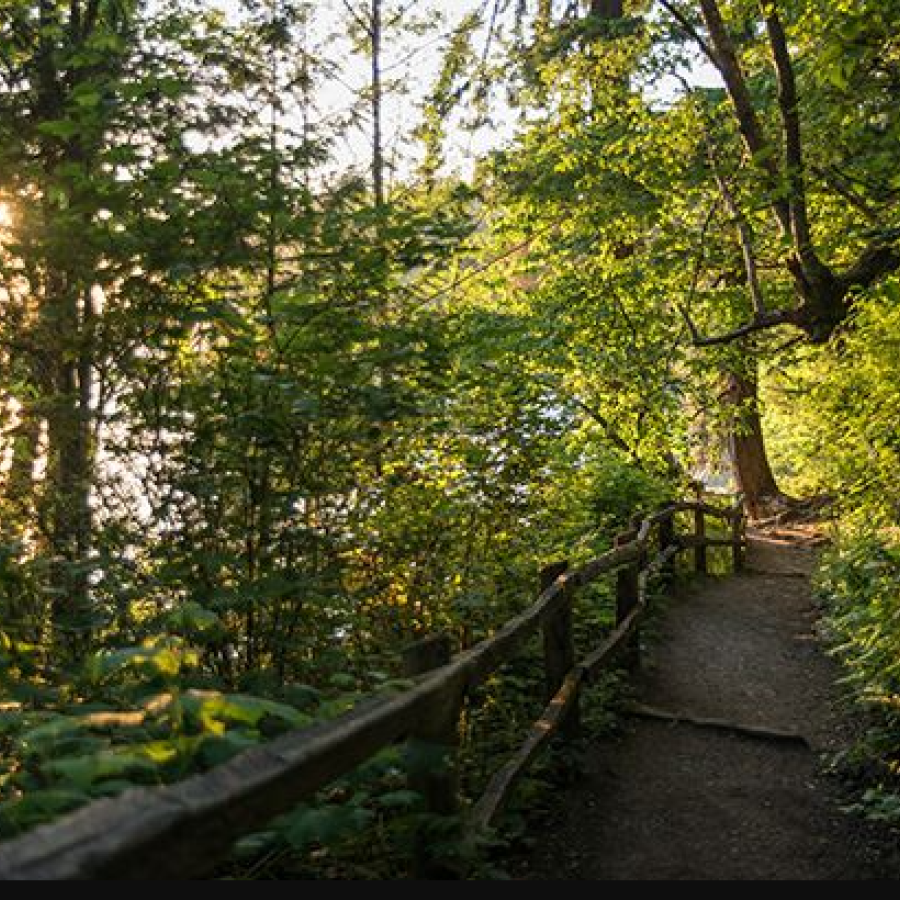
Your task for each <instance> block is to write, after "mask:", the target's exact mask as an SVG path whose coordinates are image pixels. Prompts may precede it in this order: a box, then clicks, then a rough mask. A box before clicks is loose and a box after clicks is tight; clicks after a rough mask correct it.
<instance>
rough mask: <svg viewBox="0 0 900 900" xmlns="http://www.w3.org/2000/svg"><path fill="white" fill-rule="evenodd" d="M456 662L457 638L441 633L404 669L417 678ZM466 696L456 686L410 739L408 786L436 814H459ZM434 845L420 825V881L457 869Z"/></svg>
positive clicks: (420, 646) (409, 655) (417, 649)
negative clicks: (459, 766) (461, 725)
mask: <svg viewBox="0 0 900 900" xmlns="http://www.w3.org/2000/svg"><path fill="white" fill-rule="evenodd" d="M452 660H453V644H452V641H451V640H450V637H449V635H444V634H442V635H437V636H435V637H431V638H426V639H425V640H423V641H420V642H419V643H417V644H413V645H412V646H411V647H409V648H407V650H406V652H405V654H404V669H405V672H406V675H407V677H409V678H416V677H418V676H421V675H427V674H428V673H429V672H433V671H435V670H436V669H441V668H443V667H444V666H447V665H449V664H450V663H451V662H452ZM463 700H464V698H463V696H462V694H461V693H458V692H457V691H456V690H455V689H454V688H453V687H452V686H451V688H450V689H448V690H447V691H446V692H445V693H443V694H442V695H441V698H440V700H439V701H438V702H437V703H435V705H434V708H433V709H431V710H430V711H429V715H428V716H427V718H425V719H423V720H422V721H420V722H419V723H418V724H417V726H416V729H415V731H414V732H413V733H412V734H410V737H409V745H408V748H407V753H408V763H407V765H408V774H409V787H410V790H412V791H414V792H415V793H417V794H419V795H420V796H421V797H422V798H423V801H424V804H425V811H426V813H427V814H429V815H432V816H440V817H444V818H450V817H452V816H455V815H456V814H457V813H458V812H459V771H458V769H457V754H458V751H459V723H460V718H461V716H462V705H463ZM432 843H433V842H432V840H431V839H430V837H429V834H428V829H427V828H422V829H420V830H419V833H418V834H417V835H416V847H415V875H416V876H417V877H418V878H420V879H439V880H444V879H448V878H453V877H454V873H453V872H452V870H451V869H450V868H449V867H448V866H445V865H443V864H442V862H441V860H440V859H439V858H438V857H437V856H436V855H435V853H434V852H433V851H432V849H431V847H432Z"/></svg>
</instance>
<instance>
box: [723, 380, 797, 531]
mask: <svg viewBox="0 0 900 900" xmlns="http://www.w3.org/2000/svg"><path fill="white" fill-rule="evenodd" d="M727 400H728V403H729V405H730V406H731V407H732V410H733V413H732V416H733V418H732V427H731V453H732V458H733V462H734V471H735V477H736V479H737V484H738V490H739V491H740V492H741V493H742V494H743V495H744V503H745V506H746V509H747V514H748V515H749V516H750V518H751V519H763V518H766V517H767V516H768V515H771V514H772V512H773V511H774V509H775V508H776V507H777V506H778V505H779V503H781V502H783V500H784V495H783V494H782V493H781V491H780V490H779V488H778V481H777V479H776V478H775V473H774V472H773V471H772V466H771V463H770V462H769V454H768V451H767V449H766V440H765V435H764V433H763V425H762V414H761V412H760V408H759V381H758V379H757V377H756V375H755V373H754V374H752V375H748V374H746V373H738V372H731V373H729V376H728V392H727Z"/></svg>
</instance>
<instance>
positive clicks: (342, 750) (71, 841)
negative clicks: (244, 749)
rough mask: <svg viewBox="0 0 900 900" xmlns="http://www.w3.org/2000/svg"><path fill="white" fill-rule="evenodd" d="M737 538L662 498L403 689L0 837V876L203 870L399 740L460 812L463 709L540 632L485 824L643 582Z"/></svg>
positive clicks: (613, 648)
mask: <svg viewBox="0 0 900 900" xmlns="http://www.w3.org/2000/svg"><path fill="white" fill-rule="evenodd" d="M684 513H689V514H692V515H693V519H694V533H693V534H690V535H683V536H679V535H678V533H677V527H676V523H677V520H678V516H679V515H681V514H684ZM710 517H713V518H717V519H720V520H724V521H725V522H726V523H728V526H729V538H728V539H727V540H722V539H713V538H710V537H709V536H708V534H707V528H706V523H707V520H708V518H710ZM745 535H746V529H745V519H744V515H743V510H742V507H740V506H739V505H738V506H736V507H734V508H733V509H727V510H725V509H719V508H717V507H714V506H709V505H707V504H704V503H702V502H697V503H679V504H675V505H672V506H668V507H666V508H665V509H663V510H661V511H660V512H658V513H657V514H656V515H654V516H651V517H650V518H648V519H646V520H644V521H641V522H640V523H637V522H636V523H635V527H634V530H633V531H631V532H629V533H628V534H626V535H623V536H622V538H620V540H619V541H618V542H617V546H616V548H615V549H614V550H612V551H610V552H609V553H607V554H605V555H604V556H601V557H600V558H599V559H597V560H594V561H593V562H591V563H588V564H587V565H585V566H583V567H582V568H579V569H570V568H569V567H568V566H557V567H554V568H553V569H550V570H548V571H547V572H546V573H545V575H544V584H543V588H544V590H543V592H542V594H541V596H540V597H539V599H538V600H537V602H536V603H535V604H534V605H533V606H532V607H531V608H530V609H528V610H527V611H526V612H524V613H523V614H522V615H520V616H519V617H518V618H516V619H514V620H512V621H510V622H509V623H507V624H506V625H505V626H504V627H503V628H502V629H500V630H499V631H498V632H497V634H495V635H494V636H493V637H492V638H490V639H489V640H487V641H485V642H484V643H482V644H480V645H479V646H477V647H475V648H473V649H472V650H469V651H468V652H466V653H463V654H462V655H460V656H458V657H456V658H455V659H450V658H449V654H448V648H447V646H446V644H444V643H443V642H441V641H432V642H429V644H428V646H426V647H424V648H417V649H416V650H415V651H414V652H413V653H412V654H411V655H410V658H409V660H408V668H409V670H410V673H411V674H416V675H418V678H417V680H416V681H415V682H414V683H413V686H412V687H411V688H410V689H409V690H407V691H404V692H403V693H399V694H396V695H394V696H387V697H382V698H379V699H374V700H372V701H371V702H368V703H365V704H363V705H362V706H360V707H359V708H357V709H356V710H354V711H353V712H351V713H349V714H347V715H346V716H344V717H342V718H340V719H338V720H336V721H334V722H330V723H327V724H323V725H320V726H317V727H314V728H311V729H306V730H303V731H300V732H296V733H293V734H289V735H286V736H285V737H283V738H281V739H279V740H276V741H273V742H272V743H270V744H268V745H267V746H265V747H261V748H258V749H255V750H252V751H250V752H248V753H245V754H243V755H241V756H239V757H237V758H236V759H234V760H232V761H231V762H230V763H227V764H225V765H223V766H220V767H218V768H217V769H215V770H213V771H211V772H209V773H206V774H203V775H198V776H196V777H194V778H191V779H189V780H187V781H184V782H181V783H179V784H175V785H172V786H168V787H159V788H150V789H143V790H135V791H131V792H129V793H127V794H125V795H123V796H121V797H119V798H117V799H114V800H104V801H100V802H97V803H94V804H91V805H90V806H88V807H86V808H85V809H83V810H81V811H79V812H76V813H74V814H72V815H70V816H67V817H65V818H63V819H60V820H59V821H57V822H55V823H53V824H51V825H48V826H45V827H43V828H40V829H38V830H36V831H35V832H33V833H31V834H28V835H25V836H24V837H22V838H20V839H18V840H15V841H12V842H10V843H7V844H5V845H0V880H13V881H16V880H27V881H33V880H65V881H79V880H98V879H115V880H138V879H146V880H159V879H173V878H189V877H198V876H202V875H203V874H205V873H208V872H209V871H211V870H212V869H213V868H214V867H215V866H216V865H217V864H218V863H220V862H221V861H222V860H224V859H226V858H227V857H228V855H229V853H230V852H231V849H232V847H233V846H234V842H235V841H236V840H238V839H239V838H241V837H242V836H244V835H246V834H248V833H252V832H253V831H254V830H258V829H260V828H262V827H264V826H265V825H266V824H267V823H269V822H270V821H271V820H272V819H273V818H274V817H276V816H278V815H280V814H282V813H285V812H287V811H289V810H291V809H292V808H293V807H295V806H296V805H297V804H298V803H301V802H302V801H304V800H307V799H309V798H310V797H312V796H314V795H315V794H316V793H317V792H318V791H319V790H321V789H322V788H324V787H326V786H327V785H329V784H330V783H332V782H334V781H335V780H337V779H338V778H340V777H342V776H343V775H346V774H348V773H349V772H351V771H353V770H354V769H355V768H357V767H358V766H360V765H361V764H363V763H364V762H366V761H367V760H369V759H371V758H372V757H373V756H375V755H376V754H377V753H379V752H381V751H382V750H384V749H385V748H388V747H391V746H394V745H396V744H397V743H398V742H401V741H404V740H414V741H419V742H426V743H428V744H432V745H436V746H438V747H440V748H443V749H444V750H445V758H446V759H447V760H448V764H447V766H446V769H445V770H444V771H429V772H419V773H411V779H412V782H413V784H414V786H415V787H416V789H417V790H419V791H420V792H421V793H422V794H423V795H424V797H425V798H426V800H427V802H428V803H429V805H430V806H431V808H432V810H433V811H434V812H436V813H439V814H442V815H446V814H452V813H454V812H456V811H457V810H456V807H455V803H456V788H455V784H456V782H455V775H454V772H453V762H452V759H453V754H454V748H455V744H456V743H457V739H456V738H457V735H458V731H459V718H460V714H461V711H462V709H463V704H464V703H465V701H466V698H467V697H469V696H470V695H471V693H472V692H473V691H474V690H475V689H476V688H478V687H479V686H481V685H483V684H484V683H485V682H486V681H487V680H488V679H489V678H491V677H492V676H494V675H495V674H496V673H497V672H498V670H499V669H500V668H501V667H502V666H504V665H505V664H507V663H509V662H511V661H512V660H513V659H515V658H516V657H517V656H518V655H519V654H520V653H521V652H522V650H523V648H524V647H525V645H526V644H527V643H528V641H529V640H530V639H531V638H533V637H535V636H536V635H538V634H539V633H541V632H543V635H544V648H545V660H546V669H547V696H548V698H549V705H548V706H547V709H546V711H545V713H544V714H543V716H542V717H541V718H540V720H539V721H538V722H537V723H536V724H535V726H534V728H533V729H532V731H531V733H530V734H529V735H528V738H527V741H526V742H525V744H524V745H523V746H522V749H521V750H520V751H519V752H518V753H517V754H516V755H515V757H514V758H513V759H512V760H510V762H509V763H508V764H507V765H506V766H504V768H503V769H502V770H501V771H500V772H498V773H497V775H496V776H495V777H494V779H493V780H492V781H491V783H490V786H489V788H488V790H487V792H486V793H485V796H484V797H483V798H482V799H481V800H480V801H479V802H478V803H477V804H476V805H475V806H474V808H473V810H472V811H471V812H470V813H469V816H470V821H469V824H470V828H481V829H483V828H488V827H490V826H491V825H492V824H493V823H494V822H496V820H497V818H498V816H499V815H500V814H501V813H502V812H503V810H504V809H505V807H506V805H507V804H508V802H509V800H510V798H511V797H512V794H513V791H514V789H515V786H516V784H517V782H518V781H519V779H520V778H521V777H522V775H523V774H524V773H525V772H526V771H527V769H528V766H529V765H530V764H531V763H532V762H533V761H534V759H535V758H536V757H537V756H538V754H539V753H540V752H541V750H542V749H543V748H545V747H546V746H547V745H548V744H549V743H550V742H551V741H552V740H553V739H554V738H555V737H557V736H560V735H563V736H571V735H574V734H576V733H577V732H578V728H579V715H578V706H579V699H580V696H581V693H582V690H583V689H584V687H585V686H586V685H587V684H589V683H590V682H591V681H592V680H594V679H595V678H597V676H598V675H600V674H601V673H603V672H606V671H609V670H610V669H611V668H613V667H614V666H616V665H618V664H619V663H620V661H621V660H622V659H623V655H624V654H626V653H629V652H630V653H635V652H638V649H637V648H638V642H637V641H636V636H637V635H638V633H639V630H640V626H641V624H642V622H643V620H644V618H645V616H646V615H647V612H648V608H649V600H650V593H649V585H650V582H651V579H652V578H653V577H654V576H656V575H665V574H666V572H667V571H669V570H670V569H671V567H672V565H673V561H674V560H675V558H676V557H677V556H678V555H679V554H680V553H682V552H686V551H692V552H693V554H694V559H695V564H696V566H697V569H698V571H699V572H700V573H702V574H707V572H708V564H709V556H708V551H709V549H710V548H711V547H728V548H731V550H732V553H733V559H734V565H735V568H736V569H738V570H739V569H740V568H741V567H742V565H743V555H744V550H745V545H746V538H745ZM614 573H617V601H618V602H617V608H618V624H617V627H616V629H615V631H614V632H613V634H611V635H610V636H609V637H608V638H607V639H606V640H605V641H604V643H603V645H602V646H601V647H600V648H599V649H598V650H596V651H595V652H594V653H592V654H591V655H590V656H589V657H588V658H587V659H585V660H584V661H582V662H581V663H576V656H575V640H574V621H573V620H574V610H575V598H576V595H577V593H578V591H579V590H581V589H583V588H585V587H587V586H589V585H591V584H593V583H595V582H597V581H598V580H599V579H601V578H603V577H605V576H608V575H611V574H614ZM428 669H432V671H427V670H428ZM423 671H424V674H422V673H423ZM429 755H430V757H431V758H434V754H429Z"/></svg>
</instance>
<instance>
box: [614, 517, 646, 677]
mask: <svg viewBox="0 0 900 900" xmlns="http://www.w3.org/2000/svg"><path fill="white" fill-rule="evenodd" d="M637 537H638V534H637V532H636V531H629V532H626V533H625V534H622V535H620V536H619V537H618V538H616V547H617V548H621V547H627V546H628V545H629V544H631V543H633V542H634V541H635V540H637ZM642 568H643V559H639V560H637V561H636V562H633V563H631V564H630V565H627V566H624V567H623V568H621V569H619V573H618V576H617V578H616V625H617V626H619V625H623V624H624V623H625V621H626V620H627V619H628V618H629V616H631V615H632V613H634V611H635V610H636V609H637V608H638V606H640V603H641V569H642ZM640 647H641V636H640V633H639V632H638V633H636V634H635V636H634V642H633V645H632V649H631V651H630V652H629V654H628V655H627V656H626V658H625V659H626V663H627V665H628V667H629V668H633V669H637V668H640V664H641V650H640Z"/></svg>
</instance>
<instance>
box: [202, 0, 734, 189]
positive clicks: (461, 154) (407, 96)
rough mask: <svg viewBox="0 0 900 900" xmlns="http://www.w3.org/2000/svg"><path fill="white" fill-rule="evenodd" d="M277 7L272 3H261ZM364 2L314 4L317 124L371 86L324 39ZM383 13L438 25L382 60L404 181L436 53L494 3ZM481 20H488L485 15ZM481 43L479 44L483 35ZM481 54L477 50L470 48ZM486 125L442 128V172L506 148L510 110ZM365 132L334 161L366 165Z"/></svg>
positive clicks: (349, 58) (444, 3) (697, 71)
mask: <svg viewBox="0 0 900 900" xmlns="http://www.w3.org/2000/svg"><path fill="white" fill-rule="evenodd" d="M208 2H210V3H211V4H215V5H217V6H220V7H222V8H224V9H226V10H228V11H229V12H231V13H232V14H235V13H236V10H237V9H238V8H239V6H240V0H208ZM266 2H270V3H276V2H279V0H266ZM369 3H370V0H313V3H312V6H311V8H312V10H313V29H312V32H313V36H314V37H313V39H314V40H318V42H319V44H320V46H321V48H322V49H321V50H320V53H321V54H322V56H323V57H324V58H325V59H326V61H327V62H328V63H330V64H333V65H335V68H336V71H335V72H333V73H332V74H330V75H328V76H325V77H323V78H322V79H321V80H320V83H319V85H318V88H317V91H316V103H317V106H318V109H319V118H320V121H323V122H324V121H331V120H333V119H335V118H337V117H343V116H347V115H349V114H350V113H351V111H352V110H353V109H354V108H357V109H358V108H359V102H360V101H359V98H360V95H361V94H363V93H364V91H365V89H366V87H367V85H368V84H369V83H370V78H371V76H370V71H369V67H368V64H367V62H366V60H365V59H364V58H362V56H360V55H358V54H356V55H355V54H354V53H353V52H352V49H351V47H350V45H349V43H348V42H344V43H340V42H338V43H334V42H333V41H331V42H327V41H326V38H325V36H326V35H329V34H332V33H334V32H335V31H336V30H337V25H338V23H341V22H343V23H346V22H347V21H348V20H349V14H348V8H350V9H361V8H362V9H366V8H368V5H369ZM385 3H386V4H387V7H388V9H397V8H398V7H400V8H404V7H405V8H406V9H408V10H409V11H410V15H412V16H415V15H417V14H420V13H421V12H422V10H423V9H425V10H432V9H433V10H436V11H437V12H438V13H439V14H440V15H441V17H442V20H443V21H442V23H441V25H440V26H439V27H437V28H436V29H429V30H428V32H427V33H426V34H425V35H424V36H422V37H416V36H407V37H406V38H405V39H404V40H403V42H402V43H400V44H399V45H396V46H395V45H394V43H393V42H392V41H389V42H387V44H388V47H387V58H386V60H385V66H384V69H385V73H386V78H387V79H388V80H389V81H390V82H392V83H393V86H394V87H395V89H396V90H394V91H392V92H391V93H390V95H389V97H388V99H387V101H386V118H387V123H386V144H387V157H388V160H389V162H390V163H391V164H392V166H393V169H394V172H395V174H396V175H397V176H398V177H404V176H406V175H407V174H408V173H409V172H410V171H411V170H412V169H413V168H414V165H415V160H416V148H415V147H414V145H413V142H412V141H411V140H410V134H411V132H412V131H413V130H414V129H415V128H416V127H417V126H418V125H419V124H420V122H421V118H422V112H421V105H422V102H423V100H424V99H425V97H426V96H427V94H428V93H429V91H430V90H431V89H432V87H433V85H434V83H435V80H436V78H437V76H438V74H439V71H440V67H441V64H442V61H443V51H444V49H445V48H446V46H447V40H448V38H449V36H450V35H451V34H452V33H453V31H454V30H455V29H456V28H457V27H458V25H459V24H460V22H461V21H462V20H463V19H464V18H465V17H466V16H468V15H469V14H471V13H472V12H474V11H476V10H478V9H482V10H485V11H486V12H488V13H489V11H490V10H491V9H492V8H493V5H494V0H427V2H425V0H385ZM486 18H487V16H486ZM482 41H483V42H484V43H486V41H487V36H486V35H485V36H483V38H482ZM476 49H477V51H478V52H479V53H480V52H481V48H480V47H478V48H476ZM685 75H686V76H687V77H688V79H689V80H690V81H691V82H693V83H694V84H699V85H704V86H719V85H720V84H721V81H720V79H719V77H718V75H717V73H716V72H715V70H714V69H713V67H712V66H711V65H709V64H705V65H704V64H703V63H702V62H699V61H698V64H697V65H696V67H695V68H694V70H693V71H690V72H686V73H685ZM680 92H681V85H680V83H679V81H678V79H676V78H670V79H664V80H662V81H661V82H660V83H659V84H658V85H654V86H652V87H651V89H650V91H649V96H650V98H651V99H653V100H657V101H660V102H663V103H664V102H667V101H668V100H671V99H672V97H674V96H676V95H678V94H679V93H680ZM493 119H494V121H493V122H492V123H491V126H490V127H488V128H483V129H481V130H479V131H478V132H477V133H475V134H473V133H471V132H470V131H468V130H464V129H462V128H461V127H459V123H458V122H454V123H451V124H450V127H449V128H448V145H447V147H446V155H447V161H448V165H449V168H450V169H452V170H456V171H459V172H460V173H461V174H469V173H470V172H471V168H472V166H473V165H474V161H475V160H477V159H478V158H481V157H483V156H484V155H485V154H486V153H488V152H490V151H491V150H494V149H498V148H499V147H501V146H503V145H505V144H508V143H509V142H510V141H511V139H512V138H513V137H514V132H515V122H514V117H513V116H512V115H511V114H510V111H509V110H508V109H506V108H504V106H503V103H502V99H500V100H499V102H498V104H497V107H496V110H495V112H494V116H493ZM370 133H371V127H370V125H369V124H368V122H367V121H363V120H361V121H360V123H359V124H358V125H357V126H356V127H354V128H350V129H349V130H348V131H347V133H346V135H345V136H344V137H343V138H342V139H341V142H340V144H339V146H338V148H337V151H338V152H337V154H336V155H337V156H338V157H339V158H340V161H341V166H342V167H347V168H358V169H360V170H362V169H365V168H367V167H368V166H369V164H370V160H371V152H372V151H371V141H370Z"/></svg>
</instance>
